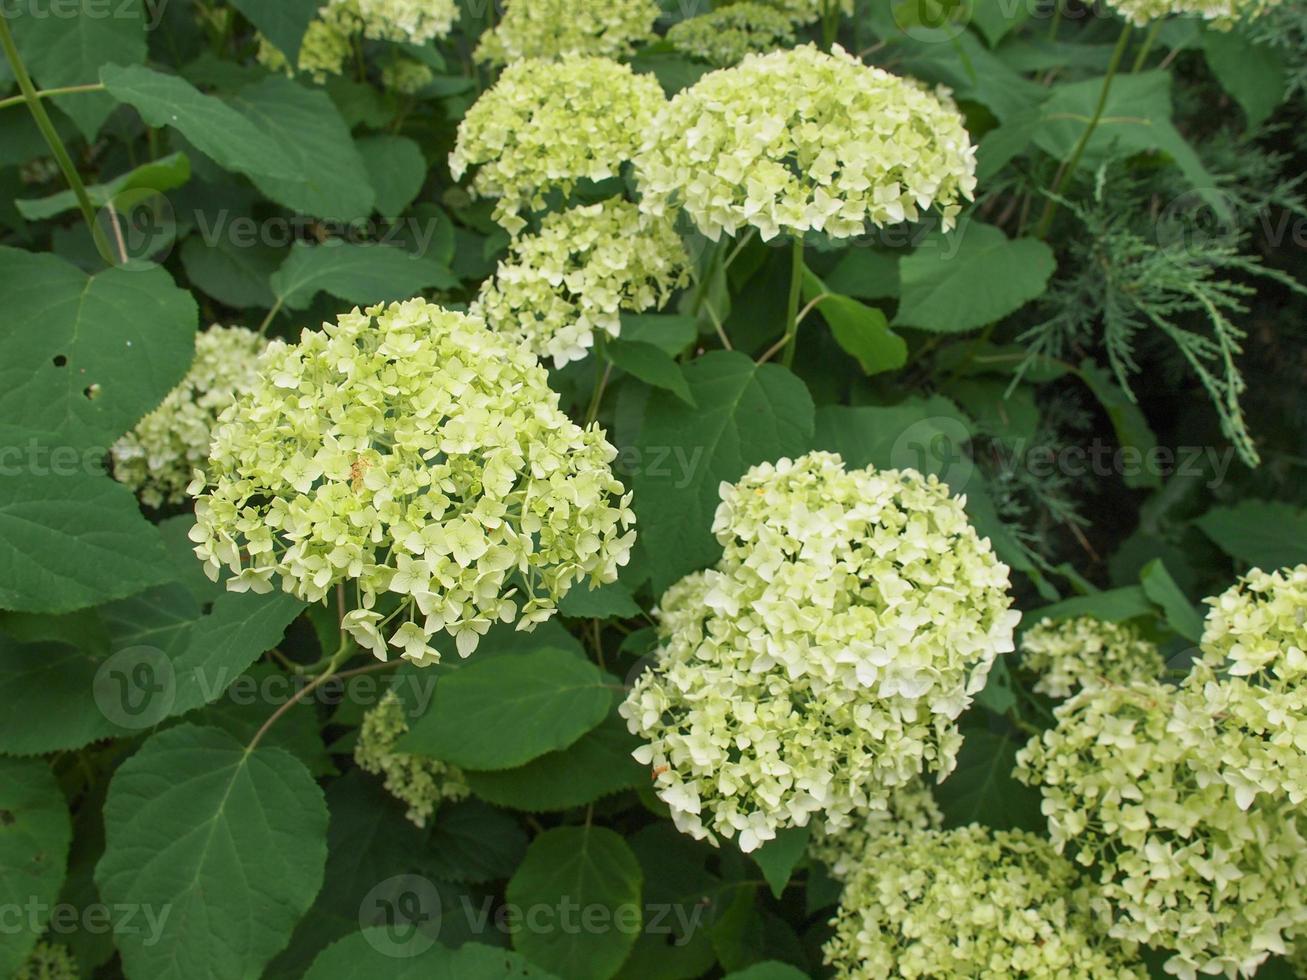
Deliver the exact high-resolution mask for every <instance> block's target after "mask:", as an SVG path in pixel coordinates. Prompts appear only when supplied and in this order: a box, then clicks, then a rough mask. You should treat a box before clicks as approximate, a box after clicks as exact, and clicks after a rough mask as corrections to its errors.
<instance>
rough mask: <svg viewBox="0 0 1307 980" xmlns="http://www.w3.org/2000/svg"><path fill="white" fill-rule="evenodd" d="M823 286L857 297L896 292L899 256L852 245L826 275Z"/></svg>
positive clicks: (887, 296) (886, 296) (885, 296)
mask: <svg viewBox="0 0 1307 980" xmlns="http://www.w3.org/2000/svg"><path fill="white" fill-rule="evenodd" d="M826 288H827V289H829V290H831V291H832V292H836V293H843V294H844V295H845V296H855V297H857V298H858V299H892V298H894V297H896V296H898V295H899V257H898V256H897V255H894V254H893V253H890V252H881V251H877V250H875V249H870V248H851V249H849V250H848V251H847V252H845V253H844V255H843V256H842V257H841V258H840V260H839V262H838V263H836V265H835V268H834V269H832V270H831V271H830V275H828V276H827V277H826Z"/></svg>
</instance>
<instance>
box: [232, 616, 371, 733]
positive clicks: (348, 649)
mask: <svg viewBox="0 0 1307 980" xmlns="http://www.w3.org/2000/svg"><path fill="white" fill-rule="evenodd" d="M356 649H357V648H356V647H355V646H354V644H353V643H352V642H351V641H350V640H349V639H348V638H346V639H344V640H342V641H341V644H340V649H339V650H337V651H336V653H335V655H334V656H332V658H331V660H330V661H329V662H328V664H327V667H326V669H325V670H324V671H323V672H322V673H321V674H319V675H318V676H317V677H315V678H313V680H311V681H309V683H307V684H305V685H304V687H302V688H301V689H300V690H299V691H297V692H295V694H293V695H291V697H289V698H287V699H286V703H285V704H283V705H282V706H281V707H279V708H278V709H277V710H276V711H274V712H273V713H272V714H271V715H270V716H269V718H268V720H267V721H265V722H264V723H263V725H262V726H261V727H260V728H259V730H258V731H257V732H255V733H254V737H253V738H252V739H250V744H249V745H247V746H245V752H246V754H248V753H250V752H253V751H254V750H255V748H257V747H258V744H259V742H260V741H262V739H263V736H264V735H266V734H267V733H268V729H270V728H271V727H272V726H273V725H275V724H276V723H277V719H279V718H280V717H281V716H282V715H284V714H285V713H286V712H287V711H289V710H290V709H291V708H293V707H295V705H297V704H299V702H300V701H302V700H304V698H305V697H306V696H307V695H309V694H311V693H313V692H314V691H316V690H317V689H318V688H320V687H321V686H322V685H323V684H325V683H327V681H329V680H331V679H332V678H333V677H335V676H336V673H337V671H339V670H340V667H341V664H343V663H344V662H345V661H346V660H348V659H349V658H350V657H351V656H352V655H353V654H354V651H355V650H356Z"/></svg>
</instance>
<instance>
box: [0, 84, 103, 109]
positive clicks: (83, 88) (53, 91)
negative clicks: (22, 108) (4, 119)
mask: <svg viewBox="0 0 1307 980" xmlns="http://www.w3.org/2000/svg"><path fill="white" fill-rule="evenodd" d="M103 91H104V83H103V82H95V83H94V84H92V85H65V86H64V87H63V88H43V89H40V90H39V91H38V92H37V93H36V97H37V98H38V99H53V98H57V97H58V96H60V95H78V94H80V93H82V92H103ZM26 101H27V96H26V95H11V96H10V97H9V98H7V99H0V109H10V108H12V107H13V106H16V105H22V104H23V103H25V102H26Z"/></svg>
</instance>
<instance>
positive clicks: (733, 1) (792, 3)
mask: <svg viewBox="0 0 1307 980" xmlns="http://www.w3.org/2000/svg"><path fill="white" fill-rule="evenodd" d="M752 2H755V0H724V2H719V3H718V5H717V6H718V8H719V9H721V8H725V7H736V6H739V5H740V4H741V3H752ZM756 2H757V3H760V4H762V5H764V6H767V7H770V8H771V9H773V10H776V11H779V12H780V13H782V14H784V15H785V17H786V19H787V20H789V21H790V23H792V24H796V25H802V24H814V23H816V22H817V21H818V20H820V19H821V15H822V14H823V13H824V12H825V6H826V4H827V3H828V2H829V0H756ZM839 4H840V13H842V14H844V15H845V16H846V17H848V16H852V15H853V0H839Z"/></svg>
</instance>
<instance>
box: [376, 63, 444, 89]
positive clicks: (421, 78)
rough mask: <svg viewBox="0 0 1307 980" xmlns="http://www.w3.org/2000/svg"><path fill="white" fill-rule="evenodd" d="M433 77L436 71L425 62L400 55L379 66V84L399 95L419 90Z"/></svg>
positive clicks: (429, 82)
mask: <svg viewBox="0 0 1307 980" xmlns="http://www.w3.org/2000/svg"><path fill="white" fill-rule="evenodd" d="M435 77H436V73H435V72H434V71H432V70H431V66H430V65H428V64H427V63H426V62H423V61H419V60H418V59H417V58H408V57H404V56H402V55H401V56H400V57H397V58H392V59H391V60H390V61H387V62H386V64H384V65H383V66H382V68H381V84H382V85H384V86H385V87H386V88H388V89H390V90H391V91H392V92H399V93H400V94H401V95H414V94H416V93H418V92H421V91H422V90H423V89H424V88H426V87H427V86H428V85H430V84H431V82H432V80H434V79H435Z"/></svg>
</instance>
